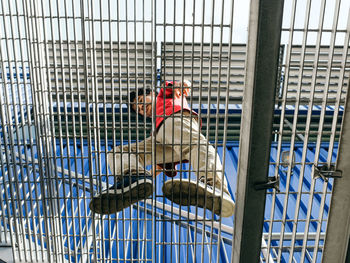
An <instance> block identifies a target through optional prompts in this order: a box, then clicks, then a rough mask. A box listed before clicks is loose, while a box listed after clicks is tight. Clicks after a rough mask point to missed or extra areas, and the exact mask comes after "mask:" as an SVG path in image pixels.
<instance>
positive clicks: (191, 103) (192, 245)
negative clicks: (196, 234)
mask: <svg viewBox="0 0 350 263" xmlns="http://www.w3.org/2000/svg"><path fill="white" fill-rule="evenodd" d="M192 2H193V5H192V10H191V11H192V14H193V16H192V25H191V26H192V34H191V39H192V40H191V56H190V57H191V93H190V108H191V112H192V110H193V93H194V92H193V91H194V82H193V71H194V32H195V26H194V25H195V21H196V12H195V9H196V1H195V0H192ZM184 8H185V6H184ZM184 23H186V21H185V20H184ZM183 37H185V35H183ZM183 49H184V48H183ZM182 79H183V78H182ZM192 119H193V118H191V122H190V129H191V131H192V125H193V120H192ZM190 142H192V132H191V133H190ZM191 147H192V145H191ZM192 158H193V157H192V151H190V153H189V163H191V161H192ZM193 168H194V167H193ZM187 173H188V174H190V173H191V165H189V166H188V171H187ZM189 211H190V208H189V207H188V212H189ZM187 223H188V225H190V218H188V222H187ZM190 231H191V230H190V228H187V238H186V240H187V243H186V246H187V255H186V258H187V261H189V260H190V254H189V250H190V245H189V240H190V242H191V249H192V261H195V256H194V254H193V247H194V246H196V244H194V243H193V241H192V236H191V235H190Z"/></svg>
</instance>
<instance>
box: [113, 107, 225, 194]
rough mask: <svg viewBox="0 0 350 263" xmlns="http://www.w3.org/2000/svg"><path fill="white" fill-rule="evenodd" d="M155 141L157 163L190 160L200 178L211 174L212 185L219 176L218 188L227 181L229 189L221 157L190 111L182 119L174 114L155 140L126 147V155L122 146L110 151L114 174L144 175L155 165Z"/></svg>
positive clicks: (150, 139)
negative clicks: (135, 172)
mask: <svg viewBox="0 0 350 263" xmlns="http://www.w3.org/2000/svg"><path fill="white" fill-rule="evenodd" d="M191 119H192V121H191ZM191 122H192V123H191ZM154 140H156V142H155V163H156V164H165V163H172V162H180V160H189V162H190V164H191V166H192V171H193V172H194V173H195V174H196V176H197V177H199V178H201V177H204V178H205V177H206V174H207V177H206V178H207V181H208V182H210V181H213V180H214V177H215V182H216V185H217V186H218V185H220V182H222V178H224V187H225V188H227V183H226V180H225V177H224V176H223V174H222V165H221V161H220V158H219V155H218V154H217V153H216V151H215V148H214V147H213V146H212V145H210V144H209V145H208V147H207V139H206V138H205V137H204V135H203V134H201V133H200V132H199V125H198V122H197V119H196V118H194V117H193V116H192V117H191V116H190V113H188V112H184V114H183V118H182V119H181V114H174V115H172V116H170V117H168V118H166V119H165V120H164V122H163V124H162V125H161V126H160V127H159V129H158V132H157V133H156V135H155V136H153V140H152V136H151V137H148V138H147V139H145V140H144V141H140V142H138V143H137V144H136V143H133V144H130V145H124V146H123V153H121V146H117V147H115V148H114V150H112V151H110V152H109V153H108V155H107V156H108V164H109V167H110V169H111V171H112V173H113V171H114V174H115V175H116V176H118V175H121V174H122V171H123V172H127V171H132V170H134V171H137V170H138V171H139V172H143V171H144V170H145V167H146V166H148V165H152V144H153V145H154ZM198 142H199V145H198ZM207 150H208V151H207ZM113 152H114V153H115V154H113ZM215 156H216V160H215ZM113 157H114V158H113ZM206 172H207V173H206Z"/></svg>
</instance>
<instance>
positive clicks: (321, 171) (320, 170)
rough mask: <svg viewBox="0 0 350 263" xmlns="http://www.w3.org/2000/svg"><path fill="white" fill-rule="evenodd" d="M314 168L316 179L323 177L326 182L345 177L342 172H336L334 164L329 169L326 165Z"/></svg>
mask: <svg viewBox="0 0 350 263" xmlns="http://www.w3.org/2000/svg"><path fill="white" fill-rule="evenodd" d="M314 168H315V169H314V170H315V171H314V174H313V177H314V179H317V178H320V177H321V178H322V179H323V180H324V181H326V182H327V181H328V178H341V177H342V176H343V175H342V171H340V170H336V169H335V166H334V165H332V164H331V165H330V166H329V167H328V165H326V164H325V165H322V166H314Z"/></svg>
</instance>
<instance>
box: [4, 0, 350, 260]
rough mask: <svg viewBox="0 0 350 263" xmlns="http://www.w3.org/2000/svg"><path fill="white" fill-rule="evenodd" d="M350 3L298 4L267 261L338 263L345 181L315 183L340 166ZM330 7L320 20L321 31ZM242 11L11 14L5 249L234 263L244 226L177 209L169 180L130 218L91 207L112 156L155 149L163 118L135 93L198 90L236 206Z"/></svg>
mask: <svg viewBox="0 0 350 263" xmlns="http://www.w3.org/2000/svg"><path fill="white" fill-rule="evenodd" d="M346 4H347V3H346V1H344V0H343V1H334V2H332V1H327V2H326V1H321V2H320V3H319V4H318V1H311V0H308V1H304V2H303V1H296V0H294V1H292V0H290V1H285V8H284V10H285V17H284V28H283V31H282V41H281V46H282V47H283V48H282V53H281V54H283V57H282V58H281V61H282V63H283V67H282V72H281V76H282V81H281V89H280V91H279V93H278V95H279V107H278V108H276V119H277V121H276V123H277V124H276V125H275V128H276V141H277V142H276V144H273V146H272V150H271V153H272V154H271V160H272V161H271V164H270V173H271V175H279V176H280V180H281V192H280V193H277V192H276V191H269V192H268V198H267V204H266V210H265V218H266V220H265V224H264V232H265V233H264V234H263V238H264V241H263V242H262V253H261V261H264V262H266V261H267V262H272V261H278V262H279V261H289V262H304V261H306V262H309V261H313V262H319V260H320V256H321V254H322V249H323V240H324V234H323V233H324V231H325V224H326V221H327V215H328V207H329V203H330V191H331V185H332V179H330V180H329V181H328V182H324V181H322V180H321V179H314V178H313V175H314V167H315V166H319V165H322V164H327V165H328V166H329V165H331V164H334V162H335V156H336V151H337V138H338V135H339V132H340V121H341V117H342V110H343V103H344V97H345V95H346V91H347V88H348V87H347V85H346V83H347V79H348V77H349V64H348V61H349V56H348V43H349V32H350V29H349V22H347V23H345V24H344V23H343V20H341V19H339V17H349V16H348V13H346V14H343V13H341V12H343V11H344V10H345V11H348V9H349V8H348V6H347V5H346ZM184 5H185V6H186V8H184V7H183V6H184ZM304 5H306V6H305V8H303V7H304ZM105 6H108V8H104V7H105ZM137 6H138V7H140V8H135V7H137ZM316 9H317V10H319V11H318V12H317V14H319V16H315V17H316V19H318V18H319V21H320V22H319V23H316V26H314V25H312V26H309V24H311V22H310V23H309V21H311V20H310V13H311V10H316ZM141 10H143V11H141ZM179 10H180V11H179ZM183 10H186V12H184V11H183ZM191 10H192V11H191ZM193 10H196V12H193ZM301 10H303V11H301ZM327 10H331V12H334V13H332V14H331V13H328V12H330V11H327ZM197 11H198V12H197ZM232 12H233V10H232V9H231V4H230V1H222V2H221V1H188V0H186V1H184V2H182V1H181V3H180V2H178V1H176V2H171V1H158V0H157V1H153V0H144V1H136V0H135V1H120V2H118V4H115V3H113V2H112V1H106V2H103V1H102V2H100V1H69V0H66V1H63V2H62V1H41V2H40V1H34V0H32V1H20V0H18V1H10V0H9V1H2V2H1V3H0V27H1V31H0V32H1V49H0V52H1V54H0V59H1V63H0V71H1V82H0V83H1V96H0V102H1V103H0V106H1V108H0V109H1V116H0V117H1V130H0V132H1V162H0V164H1V175H2V176H1V177H0V178H1V189H0V190H1V195H0V202H1V204H2V206H1V215H0V217H1V232H0V238H1V239H0V242H1V243H8V244H12V249H13V253H14V255H15V257H16V259H17V260H20V261H27V262H32V261H51V262H66V261H67V262H86V261H96V262H98V261H101V262H102V261H104V260H106V261H113V262H124V260H125V259H135V260H136V261H137V260H140V261H153V262H164V260H166V259H168V258H169V257H170V258H171V260H172V262H191V261H193V262H194V261H196V260H197V261H201V262H207V260H211V261H218V262H220V261H222V262H228V261H229V260H230V258H231V247H232V233H233V231H232V227H233V222H232V221H233V220H232V218H228V219H221V218H216V217H214V216H212V215H211V213H210V212H205V211H203V210H201V209H199V210H196V209H194V208H193V207H190V208H189V209H188V210H187V208H184V207H178V206H177V205H175V204H173V203H171V202H169V201H168V200H166V199H165V198H164V197H163V195H162V192H161V186H162V184H163V181H164V180H166V178H165V177H163V176H162V175H160V176H158V178H157V179H156V180H155V186H156V190H155V196H154V198H153V199H151V200H145V202H140V203H138V204H136V205H133V206H132V207H131V208H130V209H125V211H124V212H123V213H119V214H116V215H112V216H105V217H97V218H94V217H93V216H92V214H91V211H90V210H89V208H88V202H89V200H90V198H91V195H92V194H91V193H96V192H98V191H100V190H101V189H103V188H105V187H107V185H108V184H107V182H108V181H109V183H110V184H112V183H113V181H114V178H109V179H107V176H106V175H107V174H108V169H107V161H106V158H105V156H106V153H107V151H108V150H111V147H112V145H117V144H123V143H128V142H130V141H135V140H137V141H138V140H141V139H142V138H144V137H146V135H147V134H149V132H150V131H151V130H152V129H153V127H154V119H153V120H152V121H150V122H146V121H145V119H143V118H136V117H135V116H134V115H132V114H130V110H129V108H128V107H127V106H126V104H124V101H125V99H127V97H128V96H127V94H128V92H129V91H130V90H132V89H135V87H144V85H150V86H157V87H159V86H160V84H161V82H160V81H162V80H167V79H168V80H173V79H182V78H188V79H190V80H191V81H192V83H193V85H194V92H193V94H192V95H191V102H192V105H193V109H195V110H196V111H198V112H199V113H200V114H201V117H202V118H203V119H204V120H205V123H204V124H205V125H204V126H203V130H204V131H203V132H204V133H205V134H207V135H208V136H209V134H211V135H210V136H211V137H210V138H211V141H212V142H213V143H214V145H215V147H216V149H217V151H218V153H219V155H220V158H221V159H222V160H223V164H224V166H225V165H226V172H227V174H226V176H227V175H229V176H230V177H228V178H230V180H229V190H230V192H231V194H233V193H235V190H236V180H235V178H232V177H231V176H232V174H234V175H235V174H236V171H237V167H236V165H237V156H238V147H237V146H236V147H232V146H229V145H228V144H227V140H230V138H231V139H232V138H237V137H229V130H230V129H231V127H230V118H231V117H232V116H234V115H236V116H237V115H239V114H240V107H241V106H240V105H234V104H233V103H235V102H237V101H240V99H241V97H242V95H241V93H240V92H242V90H243V83H242V79H244V74H245V73H244V60H243V57H244V56H245V53H246V47H245V45H238V46H235V45H232V43H231V41H228V39H232V19H233V16H232V14H233V13H232ZM192 13H193V16H192ZM313 13H314V12H313ZM325 13H326V14H325ZM188 14H191V15H188ZM217 14H222V15H217ZM341 14H343V15H341ZM206 15H208V16H206ZM300 16H301V17H302V18H304V19H300ZM174 17H176V19H174ZM208 17H209V18H208ZM214 17H215V18H214ZM324 17H327V19H329V18H331V20H334V21H333V23H330V26H329V25H328V24H329V23H328V24H327V23H326V22H324ZM189 18H191V19H189ZM210 18H212V19H210ZM218 18H219V19H218ZM333 18H334V19H333ZM298 21H305V23H304V25H303V24H302V25H300V24H298ZM317 24H319V26H317ZM306 28H307V29H308V30H305V29H306ZM145 32H147V33H149V32H150V33H149V34H146V33H145ZM175 32H180V33H175ZM198 32H201V33H200V34H199V35H198ZM223 32H224V33H223ZM208 36H209V37H208ZM135 39H136V40H137V41H135ZM101 40H103V41H101ZM68 43H69V44H68ZM110 43H113V44H112V45H111V44H110ZM135 43H136V44H135ZM228 43H229V44H228ZM235 48H237V50H235ZM135 50H136V51H135ZM228 50H232V52H228ZM77 57H78V58H79V59H78V60H77V59H76V58H77ZM213 58H215V59H216V60H215V59H213ZM220 58H221V59H220ZM164 65H166V66H165V67H164ZM242 71H243V72H242ZM62 72H64V74H63V76H64V77H63V76H62ZM111 72H112V74H111ZM158 77H159V79H157V78H158ZM158 80H160V81H158ZM219 80H221V81H219ZM228 83H229V85H228ZM227 86H229V88H227ZM58 94H59V96H57V95H58ZM197 103H198V104H199V105H200V106H199V105H198V104H197ZM220 118H221V119H222V120H220ZM238 120H240V119H239V118H238ZM221 121H222V123H221ZM238 123H239V121H238ZM315 123H316V124H317V125H316V126H315ZM116 127H122V128H121V129H117V128H116ZM238 129H239V127H238ZM106 131H107V132H106ZM298 141H301V142H298ZM226 146H227V147H226ZM283 152H287V155H286V156H287V157H288V156H289V157H288V158H287V159H286V160H282V153H283ZM141 154H143V153H141ZM292 156H295V158H292ZM181 169H182V170H183V173H182V177H183V178H186V177H191V176H193V174H190V173H189V166H188V165H187V164H182V166H181ZM180 213H181V214H180ZM203 225H205V227H203Z"/></svg>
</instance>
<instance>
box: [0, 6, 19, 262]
mask: <svg viewBox="0 0 350 263" xmlns="http://www.w3.org/2000/svg"><path fill="white" fill-rule="evenodd" d="M1 5H2V9H3V4H1ZM3 14H4V15H5V13H4V11H3ZM3 20H5V16H4V17H3ZM0 58H1V68H2V70H1V74H2V80H3V90H4V93H2V94H1V96H0V104H1V105H0V116H1V118H0V120H1V127H2V132H3V137H2V138H1V148H0V150H1V152H0V153H1V156H0V164H1V173H2V181H3V185H4V194H5V201H6V207H7V211H8V215H9V219H8V220H9V225H10V229H9V230H10V238H11V244H12V254H13V257H14V260H15V259H16V256H17V254H16V249H15V246H14V244H16V242H19V240H18V236H17V233H19V229H18V228H19V226H18V221H17V212H16V211H15V207H14V206H12V209H11V206H10V201H11V200H13V199H14V193H13V189H12V188H13V187H12V181H11V179H10V178H13V177H12V169H11V167H10V165H11V161H10V156H9V150H8V149H9V146H8V144H9V142H8V136H7V134H6V133H7V132H6V130H7V129H8V126H9V125H11V122H10V123H9V124H8V122H9V117H7V116H8V115H9V112H8V108H5V106H8V101H7V72H6V66H5V63H4V61H5V59H3V52H2V49H1V48H0ZM9 67H10V66H9ZM10 77H11V75H10ZM10 83H11V82H10ZM6 120H7V121H6ZM3 152H4V153H3ZM4 155H5V156H4ZM12 165H13V164H12ZM5 167H7V172H5ZM6 173H7V174H10V176H8V178H9V179H8V180H9V182H8V184H9V186H8V188H9V190H10V193H8V189H7V186H6V185H7V182H6V177H5V176H6ZM11 210H12V213H11ZM11 217H13V218H11ZM12 222H13V223H12ZM18 254H19V258H20V259H21V258H22V255H21V254H20V253H18Z"/></svg>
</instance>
